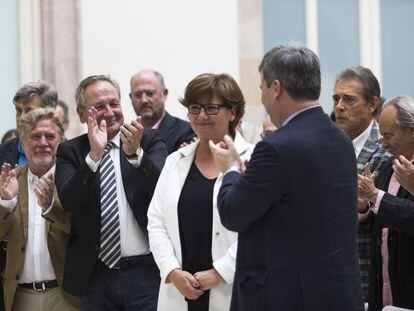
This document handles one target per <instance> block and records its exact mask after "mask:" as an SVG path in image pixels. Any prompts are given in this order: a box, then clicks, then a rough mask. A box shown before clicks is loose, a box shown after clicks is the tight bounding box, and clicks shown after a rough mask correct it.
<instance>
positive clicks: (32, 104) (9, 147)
mask: <svg viewBox="0 0 414 311" xmlns="http://www.w3.org/2000/svg"><path fill="white" fill-rule="evenodd" d="M57 100H58V95H57V92H56V90H55V88H54V87H53V86H52V85H50V84H48V83H46V82H43V81H37V82H30V83H27V84H25V85H23V86H22V87H21V88H19V89H18V90H17V92H16V94H15V95H14V97H13V103H14V107H15V109H16V126H18V123H19V120H20V118H22V117H23V116H24V115H25V114H26V113H27V112H29V111H30V110H32V109H35V108H38V107H52V108H54V107H56V102H57ZM3 163H9V164H10V165H11V167H14V166H15V165H16V164H17V165H19V166H23V165H25V164H26V156H25V154H24V152H23V148H22V145H21V143H20V140H19V139H18V138H15V139H12V140H9V141H7V142H5V143H2V144H1V145H0V165H2V164H3ZM6 248H7V242H6V241H3V242H2V243H1V246H0V270H3V268H4V264H5V260H6ZM2 284H3V282H0V310H4V307H3V301H2V299H3V295H2V289H1V288H2Z"/></svg>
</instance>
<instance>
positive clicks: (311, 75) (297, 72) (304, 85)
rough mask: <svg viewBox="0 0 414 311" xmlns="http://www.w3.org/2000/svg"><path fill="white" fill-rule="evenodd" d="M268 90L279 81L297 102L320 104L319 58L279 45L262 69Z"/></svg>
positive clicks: (304, 48) (311, 53) (264, 58)
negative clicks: (305, 101) (313, 101)
mask: <svg viewBox="0 0 414 311" xmlns="http://www.w3.org/2000/svg"><path fill="white" fill-rule="evenodd" d="M259 71H260V72H261V74H262V76H263V79H264V80H265V81H266V84H267V86H269V87H270V85H271V84H272V83H273V81H275V80H279V81H280V84H281V86H282V87H283V88H284V89H285V90H286V91H287V92H288V94H289V95H290V97H291V98H292V99H294V100H298V101H299V100H317V99H318V98H319V95H320V92H321V71H320V65H319V58H318V56H317V55H316V54H315V53H314V52H312V51H311V50H310V49H308V48H306V47H303V46H297V45H291V44H286V45H278V46H276V47H274V48H272V49H271V50H270V51H268V52H267V53H266V54H265V56H264V57H263V60H262V62H261V63H260V65H259Z"/></svg>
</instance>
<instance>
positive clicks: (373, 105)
mask: <svg viewBox="0 0 414 311" xmlns="http://www.w3.org/2000/svg"><path fill="white" fill-rule="evenodd" d="M379 104H380V101H379V98H378V97H376V96H374V97H373V98H371V100H370V101H369V102H368V108H369V112H370V113H371V114H372V113H374V112H375V111H377V109H378V106H379Z"/></svg>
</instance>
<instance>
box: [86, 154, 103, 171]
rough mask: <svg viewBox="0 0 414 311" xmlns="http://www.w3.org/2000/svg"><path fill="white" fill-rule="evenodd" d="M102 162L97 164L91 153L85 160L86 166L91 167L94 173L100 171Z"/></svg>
mask: <svg viewBox="0 0 414 311" xmlns="http://www.w3.org/2000/svg"><path fill="white" fill-rule="evenodd" d="M101 161H102V158H101V159H100V160H99V161H98V162H95V161H94V160H92V158H91V156H90V155H89V153H88V155H87V156H86V158H85V162H86V164H87V165H88V166H89V168H90V169H91V171H92V172H94V173H95V172H96V171H97V170H98V167H99V164H101Z"/></svg>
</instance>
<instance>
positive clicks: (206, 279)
mask: <svg viewBox="0 0 414 311" xmlns="http://www.w3.org/2000/svg"><path fill="white" fill-rule="evenodd" d="M194 277H195V279H196V280H197V281H198V282H199V283H200V288H201V289H202V290H207V289H210V288H213V287H215V286H217V285H218V284H220V283H221V282H223V281H224V280H223V278H222V277H221V275H220V274H219V273H218V272H217V270H216V269H214V268H213V269H210V270H205V271H200V272H197V273H195V274H194Z"/></svg>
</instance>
